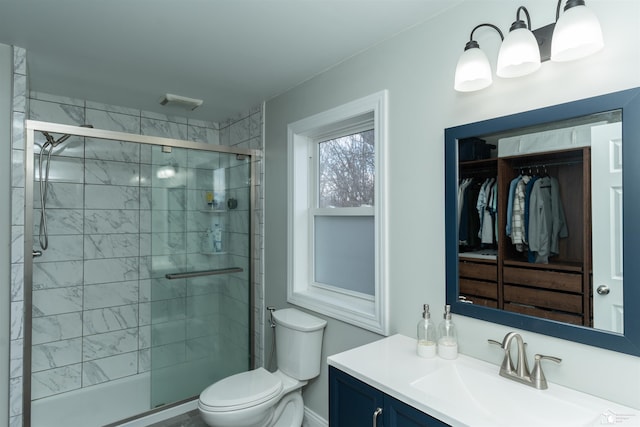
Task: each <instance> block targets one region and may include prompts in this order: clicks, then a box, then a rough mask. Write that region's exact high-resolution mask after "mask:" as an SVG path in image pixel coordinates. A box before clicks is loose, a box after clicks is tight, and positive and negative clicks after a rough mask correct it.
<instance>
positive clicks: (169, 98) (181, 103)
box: [160, 93, 203, 111]
mask: <svg viewBox="0 0 640 427" xmlns="http://www.w3.org/2000/svg"><path fill="white" fill-rule="evenodd" d="M202 102H203V101H202V99H195V98H187V97H186V96H180V95H174V94H171V93H166V94H165V95H164V96H163V97H162V99H161V100H160V105H164V106H167V107H178V108H183V109H185V110H190V111H193V110H195V109H196V108H198V107H199V106H201V105H202Z"/></svg>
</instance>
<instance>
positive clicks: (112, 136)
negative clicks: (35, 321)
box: [22, 120, 263, 427]
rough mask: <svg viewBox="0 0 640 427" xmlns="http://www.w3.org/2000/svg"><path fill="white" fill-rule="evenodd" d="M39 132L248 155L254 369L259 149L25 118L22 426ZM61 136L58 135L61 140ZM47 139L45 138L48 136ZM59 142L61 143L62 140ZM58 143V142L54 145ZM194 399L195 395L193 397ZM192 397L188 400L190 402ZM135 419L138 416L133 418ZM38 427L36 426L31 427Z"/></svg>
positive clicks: (26, 410) (27, 404)
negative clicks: (35, 168)
mask: <svg viewBox="0 0 640 427" xmlns="http://www.w3.org/2000/svg"><path fill="white" fill-rule="evenodd" d="M36 132H41V133H44V134H45V135H46V134H47V133H49V132H50V133H57V134H63V135H64V136H63V137H62V138H64V139H65V140H66V139H67V138H66V137H65V136H79V137H90V138H99V139H106V140H112V141H124V142H132V143H139V144H149V145H158V146H167V147H176V148H186V149H189V148H190V149H196V150H204V151H213V152H220V153H228V154H236V155H244V156H250V157H251V162H250V174H251V177H250V184H251V185H250V197H249V199H250V204H251V207H250V213H251V214H250V221H249V236H250V237H249V251H250V252H249V253H250V260H251V262H250V263H249V270H250V271H249V280H250V283H249V287H250V288H249V289H250V291H249V292H250V301H249V304H250V306H251V309H250V310H249V324H250V325H251V326H250V328H251V330H250V333H249V336H250V337H251V340H250V347H249V348H250V350H249V351H250V355H249V357H250V360H251V367H252V368H255V365H256V354H255V342H254V335H255V333H254V332H255V321H256V319H255V314H254V312H255V310H254V306H255V283H256V279H257V274H258V272H257V271H256V269H255V263H254V260H255V254H256V235H255V234H256V230H257V228H256V227H257V220H256V215H255V211H256V201H257V191H256V179H255V177H256V162H257V161H259V160H262V156H263V155H262V151H261V150H256V149H248V148H236V147H228V146H223V145H215V144H206V143H201V142H191V141H183V140H179V139H172V138H164V137H157V136H148V135H137V134H129V133H124V132H116V131H109V130H103V129H94V128H89V127H83V126H71V125H62V124H58V123H50V122H42V121H35V120H26V121H25V150H24V168H25V177H26V178H25V202H24V229H25V233H24V253H23V256H24V320H23V322H24V342H23V356H22V360H23V373H22V374H23V377H22V410H23V412H22V425H23V427H31V374H32V369H31V356H32V351H31V345H32V326H33V325H32V316H31V313H32V310H33V300H32V297H33V294H32V290H33V258H34V252H33V244H34V241H33V240H34V239H33V232H28V231H27V230H31V231H32V230H33V195H34V188H33V182H34V179H33V176H34V144H35V133H36ZM62 138H60V139H61V140H62ZM47 139H48V138H47ZM61 140H60V141H58V142H62V141H61ZM56 145H57V144H56ZM195 398H196V399H197V396H195ZM189 400H191V399H187V400H186V401H189ZM184 402H185V401H181V402H174V403H173V404H169V405H165V406H163V407H161V408H158V409H151V410H149V411H148V412H145V413H143V414H139V416H144V415H148V414H151V413H154V412H159V411H162V410H165V409H168V408H170V407H172V406H175V405H179V404H181V403H184ZM136 418H137V417H136ZM34 427H38V426H34Z"/></svg>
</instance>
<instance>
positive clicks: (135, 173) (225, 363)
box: [23, 121, 259, 427]
mask: <svg viewBox="0 0 640 427" xmlns="http://www.w3.org/2000/svg"><path fill="white" fill-rule="evenodd" d="M26 141H27V143H26V149H25V165H26V166H25V168H26V176H27V177H32V179H27V180H26V182H25V194H26V198H25V229H26V230H29V229H31V230H33V233H25V239H24V241H25V269H24V270H25V273H24V275H25V282H24V283H25V319H24V327H25V334H24V335H25V339H24V386H23V408H24V414H25V415H24V419H23V424H24V426H25V427H28V426H32V427H48V426H59V425H65V426H67V427H74V426H79V427H80V426H81V427H89V426H102V425H109V424H114V425H115V423H117V422H118V421H120V420H123V419H128V418H135V417H137V416H140V415H141V414H143V413H147V412H149V411H154V410H155V411H158V410H161V409H163V408H168V407H172V406H175V405H177V404H180V403H184V402H194V398H195V397H197V396H198V394H199V393H200V392H201V391H202V390H204V388H206V387H207V386H208V385H209V384H211V383H213V382H215V381H216V380H218V379H220V378H223V377H226V376H228V375H231V374H234V373H237V372H241V371H246V370H248V369H250V368H251V367H252V364H253V352H254V350H253V335H254V334H253V325H254V321H253V320H254V319H253V308H252V307H253V292H252V289H253V286H252V284H253V283H254V280H253V274H254V273H253V268H252V267H253V263H252V255H253V254H254V232H253V230H254V226H255V224H254V215H253V209H254V201H255V187H254V185H253V182H254V180H253V176H254V174H255V161H256V159H257V158H258V157H259V151H258V150H251V149H238V148H231V147H226V146H219V145H212V144H205V143H195V142H188V141H181V140H175V139H168V138H160V137H150V136H144V135H134V134H128V133H121V132H114V131H106V130H101V129H93V128H91V127H89V126H86V127H85V126H82V127H81V126H67V125H59V124H53V123H46V122H37V121H27V122H26ZM158 408H160V409H158Z"/></svg>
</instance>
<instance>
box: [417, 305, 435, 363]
mask: <svg viewBox="0 0 640 427" xmlns="http://www.w3.org/2000/svg"><path fill="white" fill-rule="evenodd" d="M422 308H423V311H422V319H420V322H418V349H417V352H418V356H420V357H425V358H430V357H435V355H436V327H435V325H434V324H433V322H432V321H431V314H430V313H429V304H424V305H423V307H422Z"/></svg>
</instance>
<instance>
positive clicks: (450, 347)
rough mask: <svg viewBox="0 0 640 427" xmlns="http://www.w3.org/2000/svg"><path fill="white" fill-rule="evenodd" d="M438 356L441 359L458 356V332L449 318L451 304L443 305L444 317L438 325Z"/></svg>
mask: <svg viewBox="0 0 640 427" xmlns="http://www.w3.org/2000/svg"><path fill="white" fill-rule="evenodd" d="M438 356H440V357H441V358H443V359H455V358H456V357H458V334H457V331H456V327H455V325H454V324H453V321H452V320H451V306H450V305H448V304H447V305H446V306H445V307H444V319H443V320H442V322H440V325H438Z"/></svg>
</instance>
